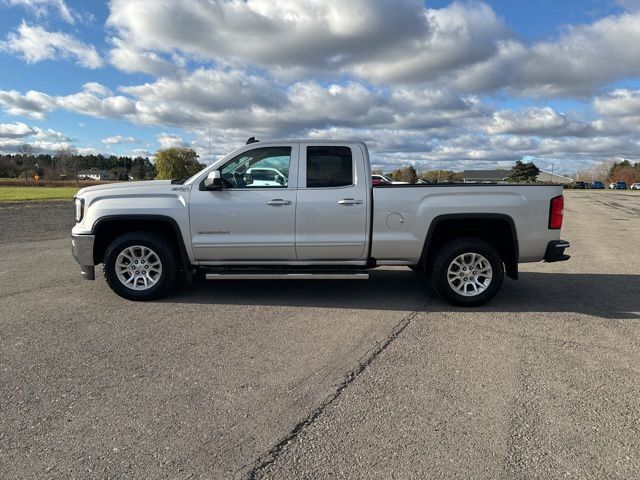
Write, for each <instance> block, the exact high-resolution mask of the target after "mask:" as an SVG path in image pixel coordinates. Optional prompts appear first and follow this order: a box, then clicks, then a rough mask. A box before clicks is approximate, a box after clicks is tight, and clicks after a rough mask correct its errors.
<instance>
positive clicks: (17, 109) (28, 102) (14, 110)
mask: <svg viewBox="0 0 640 480" xmlns="http://www.w3.org/2000/svg"><path fill="white" fill-rule="evenodd" d="M55 103H56V102H55V99H54V98H53V97H50V96H49V95H47V94H46V93H42V92H37V91H35V90H29V91H28V92H27V93H25V94H22V93H20V92H17V91H16V90H0V105H2V106H3V107H4V108H5V109H6V110H7V113H9V114H10V115H24V116H27V117H31V118H37V119H42V118H44V116H45V114H46V113H47V112H50V111H51V110H53V108H55Z"/></svg>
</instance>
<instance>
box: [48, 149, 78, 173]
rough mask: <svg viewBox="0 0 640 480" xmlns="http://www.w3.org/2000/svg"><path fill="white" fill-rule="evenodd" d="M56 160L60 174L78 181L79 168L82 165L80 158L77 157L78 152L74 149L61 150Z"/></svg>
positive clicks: (57, 153)
mask: <svg viewBox="0 0 640 480" xmlns="http://www.w3.org/2000/svg"><path fill="white" fill-rule="evenodd" d="M54 159H55V162H56V167H57V169H58V172H60V173H61V174H63V175H65V176H68V175H73V176H74V178H75V179H76V181H77V180H78V166H79V164H80V157H78V156H77V155H76V152H75V150H74V149H73V148H71V147H62V148H59V149H58V151H57V152H56V155H55V158H54Z"/></svg>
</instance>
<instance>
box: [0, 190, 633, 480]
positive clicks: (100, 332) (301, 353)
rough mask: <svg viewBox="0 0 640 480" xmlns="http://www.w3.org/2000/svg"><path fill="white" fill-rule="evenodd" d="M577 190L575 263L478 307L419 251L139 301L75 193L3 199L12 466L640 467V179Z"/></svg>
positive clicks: (4, 414)
mask: <svg viewBox="0 0 640 480" xmlns="http://www.w3.org/2000/svg"><path fill="white" fill-rule="evenodd" d="M566 203H567V208H566V217H565V228H564V229H563V238H564V239H566V240H569V241H570V242H571V244H572V247H571V251H570V252H569V253H570V254H571V255H572V259H571V260H570V261H568V262H563V263H557V264H527V265H521V278H520V280H518V281H517V282H514V281H510V280H508V281H506V282H505V286H504V288H503V290H502V292H501V293H500V294H499V295H498V297H496V299H495V300H494V301H493V302H491V303H490V304H489V305H487V306H484V307H482V308H478V309H470V310H465V309H458V308H453V307H450V306H448V305H446V304H445V303H443V302H441V301H440V300H438V299H437V298H435V297H434V295H433V294H432V293H431V291H430V290H429V289H428V287H427V286H426V285H424V282H423V280H422V279H421V278H420V277H419V276H417V275H415V274H414V273H413V272H411V271H409V270H408V269H401V268H389V269H380V270H377V271H375V272H374V274H373V275H372V279H371V280H370V281H369V282H320V281H318V282H309V283H307V282H272V283H267V282H232V281H229V282H211V283H203V284H199V285H197V286H196V287H194V288H192V289H189V290H182V291H179V292H177V293H176V294H175V295H173V296H171V297H169V298H167V299H166V300H164V301H162V302H156V303H147V304H140V303H133V302H128V301H125V300H122V299H120V298H119V297H117V296H115V295H114V294H113V293H112V292H111V291H110V290H108V288H107V287H106V284H105V282H104V281H103V280H102V279H101V278H98V280H97V281H95V282H86V281H83V280H82V279H81V278H80V276H79V273H78V268H77V266H76V265H75V263H74V262H73V259H72V258H71V255H70V251H69V240H68V237H67V235H68V230H69V228H70V226H71V217H72V207H71V205H70V203H67V202H57V203H56V202H52V203H42V204H21V205H17V204H0V247H1V248H0V478H3V479H14V478H15V479H23V478H38V479H39V478H65V479H71V478H83V479H84V478H100V479H102V478H140V479H143V478H144V479H152V478H169V479H174V478H175V479H178V478H203V479H217V478H221V479H222V478H224V479H226V478H295V479H298V478H309V479H312V478H313V479H316V478H317V479H323V478H367V479H375V478H380V479H383V478H478V479H481V478H487V479H488V478H492V479H493V478H504V479H513V478H515V479H520V478H522V479H536V478H544V479H549V478H551V479H554V478H580V479H591V478H593V479H602V478H620V479H630V478H640V435H639V433H640V431H639V430H640V409H639V408H638V405H639V404H640V375H639V374H640V355H639V354H640V271H639V269H638V268H639V265H640V248H639V247H640V211H639V210H640V195H637V194H634V193H632V192H609V191H604V192H600V191H584V192H581V191H573V192H567V202H566Z"/></svg>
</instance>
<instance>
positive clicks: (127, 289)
mask: <svg viewBox="0 0 640 480" xmlns="http://www.w3.org/2000/svg"><path fill="white" fill-rule="evenodd" d="M103 272H104V278H105V280H106V281H107V284H108V285H109V287H110V288H111V290H113V291H114V292H115V293H117V294H118V295H120V296H121V297H123V298H126V299H128V300H154V299H157V298H161V297H163V296H165V295H166V294H167V293H168V292H169V290H170V289H171V287H172V286H173V284H174V281H175V277H176V261H175V256H174V254H173V251H172V250H171V248H170V246H169V244H168V243H167V241H166V240H165V239H164V238H163V237H161V236H158V235H153V234H150V233H146V232H131V233H127V234H125V235H122V236H120V237H118V238H116V239H115V240H114V241H113V242H112V243H111V245H109V246H108V247H107V250H106V252H105V255H104V262H103Z"/></svg>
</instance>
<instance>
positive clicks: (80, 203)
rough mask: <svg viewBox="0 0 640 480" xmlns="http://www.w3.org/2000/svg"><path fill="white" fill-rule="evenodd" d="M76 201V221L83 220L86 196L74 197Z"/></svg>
mask: <svg viewBox="0 0 640 480" xmlns="http://www.w3.org/2000/svg"><path fill="white" fill-rule="evenodd" d="M74 201H75V202H74V203H75V207H76V223H78V222H79V221H80V220H82V217H83V216H84V198H77V197H76V198H74Z"/></svg>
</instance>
